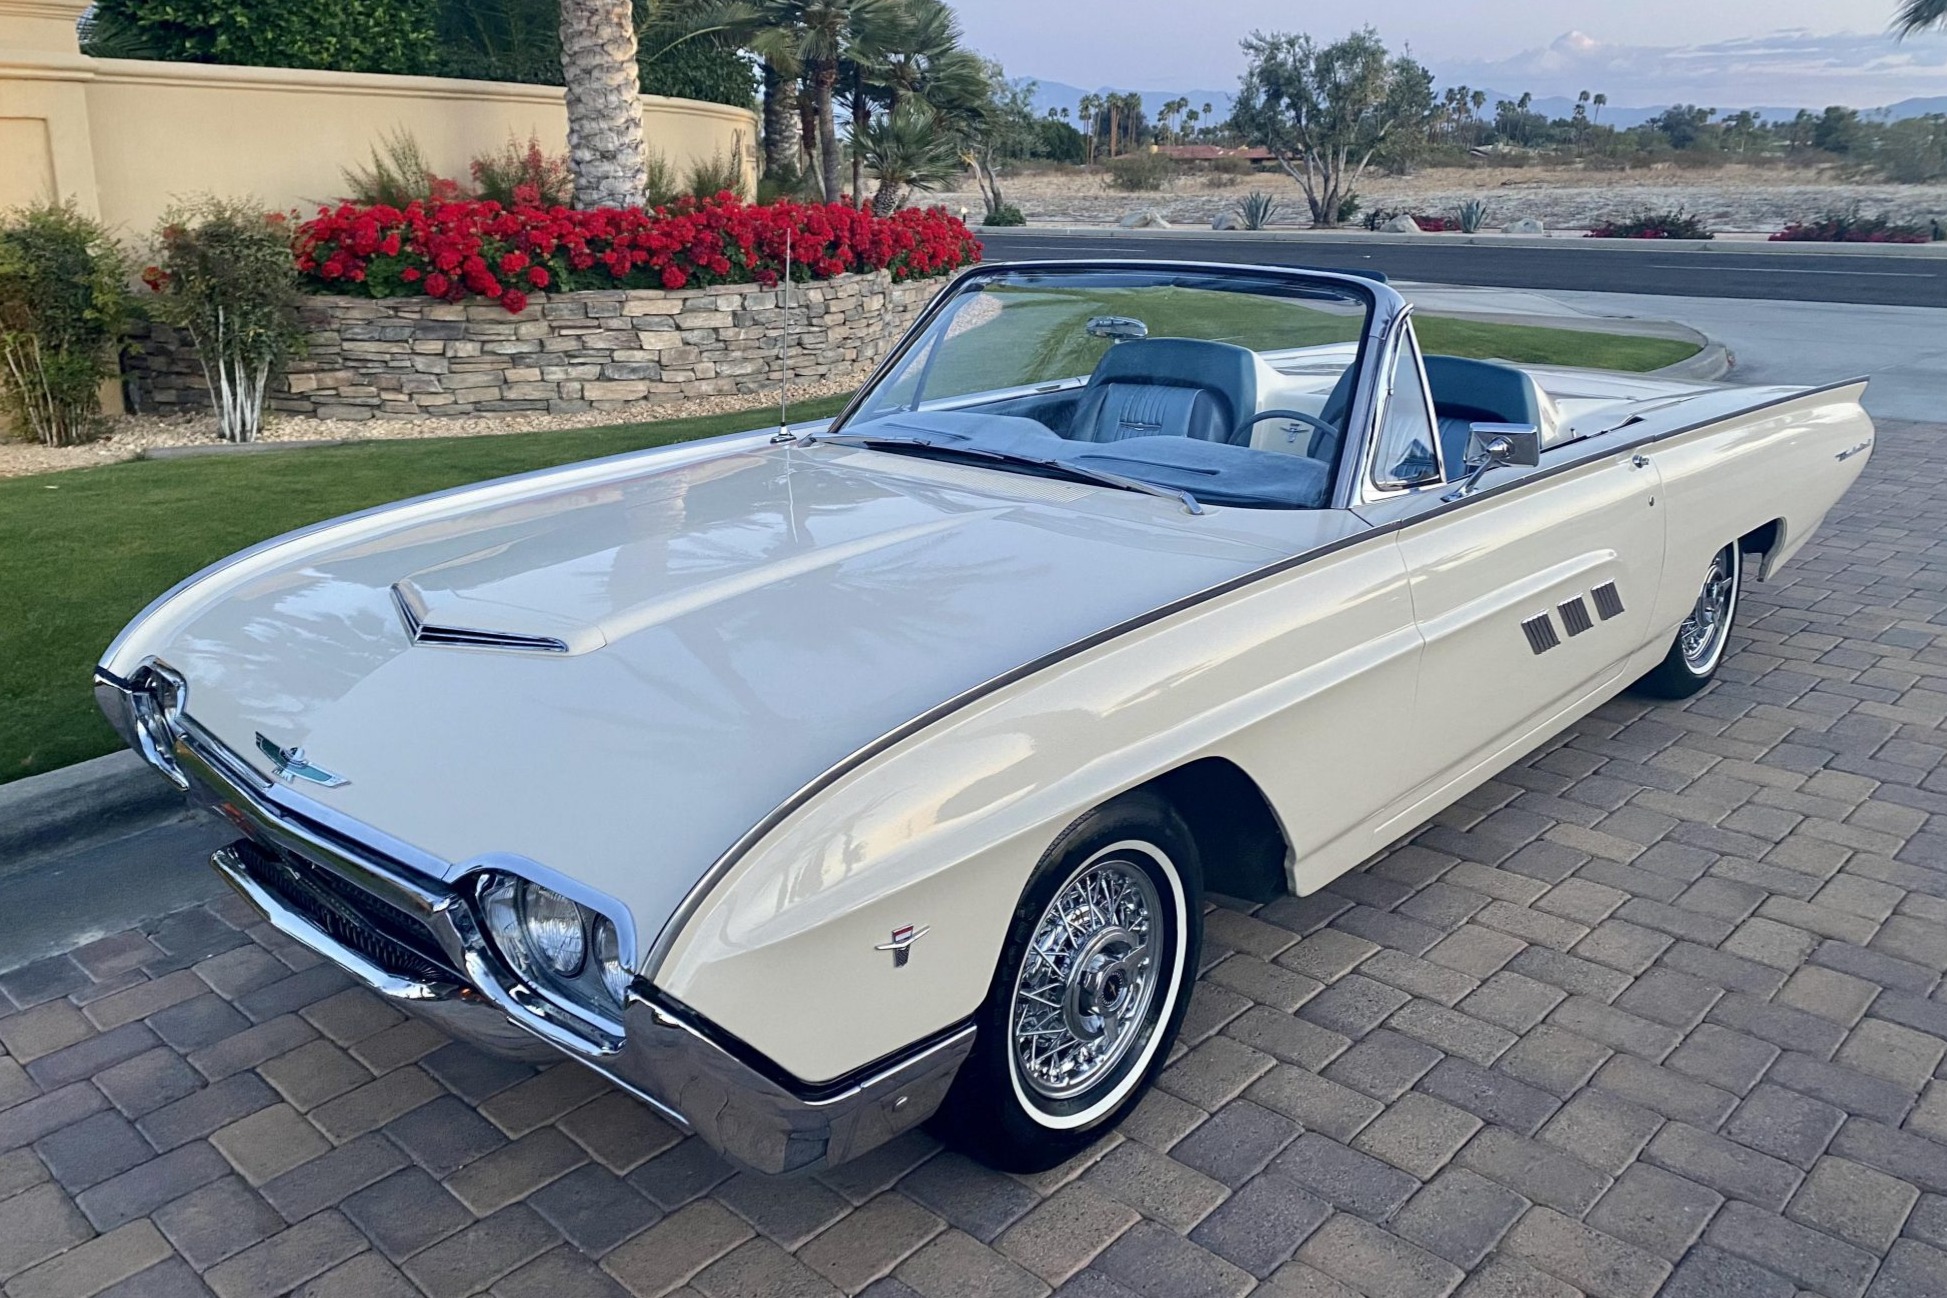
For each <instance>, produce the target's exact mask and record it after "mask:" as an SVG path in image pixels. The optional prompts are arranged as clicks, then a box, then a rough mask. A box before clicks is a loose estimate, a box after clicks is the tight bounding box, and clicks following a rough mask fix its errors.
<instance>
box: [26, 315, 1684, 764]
mask: <svg viewBox="0 0 1947 1298" xmlns="http://www.w3.org/2000/svg"><path fill="white" fill-rule="evenodd" d="M1226 296H1230V295H1226ZM1274 305H1276V306H1277V307H1278V308H1279V311H1280V314H1279V316H1278V318H1277V319H1276V320H1275V321H1266V322H1260V326H1259V327H1247V328H1245V329H1243V330H1242V331H1241V332H1239V333H1238V335H1237V336H1238V338H1239V341H1245V342H1258V343H1259V344H1260V345H1268V344H1272V342H1273V339H1274V338H1275V339H1278V340H1282V341H1278V342H1276V344H1275V345H1282V346H1291V345H1294V344H1293V343H1292V342H1291V341H1290V339H1291V338H1292V332H1291V326H1292V323H1293V321H1294V320H1297V321H1298V322H1299V323H1300V324H1301V325H1302V326H1303V329H1304V334H1305V337H1306V338H1307V340H1309V341H1315V342H1327V341H1333V340H1336V339H1337V338H1338V336H1339V335H1340V334H1341V333H1342V332H1343V331H1344V328H1345V325H1344V321H1343V320H1342V319H1341V318H1339V317H1336V316H1327V315H1325V314H1323V313H1315V312H1314V313H1307V316H1306V317H1294V316H1293V315H1292V314H1291V306H1290V304H1287V303H1277V304H1274ZM1097 309H1098V310H1099V308H1097ZM1067 314H1072V312H1070V313H1067ZM1179 314H1181V315H1183V317H1184V318H1182V319H1180V320H1176V321H1174V322H1173V323H1175V324H1177V325H1182V326H1195V325H1196V323H1197V321H1196V320H1195V319H1193V318H1191V313H1188V312H1180V313H1179ZM1313 316H1315V317H1316V318H1315V319H1314V318H1311V317H1313ZM1064 320H1066V316H1065V315H1064V313H1063V312H1061V311H1059V310H1053V311H1051V312H1050V314H1049V321H1050V326H1049V329H1048V330H1047V336H1048V338H1049V339H1050V340H1051V341H1050V344H1049V346H1048V348H1047V349H1046V351H1045V353H1044V359H1045V362H1046V363H1047V364H1050V365H1053V366H1055V367H1056V368H1062V367H1066V366H1071V365H1075V364H1078V363H1079V364H1080V371H1079V372H1084V373H1085V372H1086V371H1087V369H1088V368H1089V364H1090V363H1092V362H1090V360H1089V357H1088V356H1086V355H1084V354H1083V352H1086V351H1087V348H1086V347H1084V348H1083V349H1082V351H1079V352H1078V351H1077V350H1076V344H1075V342H1074V339H1075V338H1076V337H1077V335H1078V334H1079V331H1078V330H1076V329H1073V328H1070V327H1069V325H1072V323H1073V322H1072V320H1068V321H1066V323H1064ZM1248 324H1249V322H1247V325H1248ZM1273 325H1275V327H1276V329H1277V332H1276V334H1275V335H1272V336H1269V337H1261V336H1260V335H1261V334H1263V333H1264V331H1265V330H1266V329H1268V328H1270V327H1272V326H1273ZM1057 326H1059V327H1057ZM1419 330H1420V337H1421V338H1422V340H1423V341H1424V342H1425V344H1426V348H1427V350H1428V351H1432V352H1444V353H1447V354H1450V355H1461V356H1481V357H1500V358H1503V359H1506V360H1514V361H1522V362H1526V363H1529V364H1550V365H1583V366H1591V367H1595V368H1604V369H1620V370H1647V369H1655V368H1657V367H1658V366H1662V365H1668V364H1670V363H1672V362H1674V361H1678V360H1681V359H1683V358H1684V357H1685V356H1688V355H1689V354H1690V353H1691V352H1693V351H1694V350H1695V348H1693V347H1690V346H1688V345H1687V344H1684V343H1677V342H1669V341H1666V340H1663V339H1657V338H1636V337H1624V336H1619V335H1614V334H1600V333H1582V332H1572V331H1568V330H1558V329H1542V328H1529V327H1525V326H1516V325H1498V324H1474V323H1469V322H1465V321H1458V320H1442V319H1438V318H1427V317H1422V318H1421V319H1420V321H1419ZM974 332H975V333H977V332H978V330H975V331H974ZM969 336H970V335H969ZM1081 336H1082V338H1083V339H1084V341H1085V342H1087V343H1094V342H1096V341H1097V340H1091V339H1086V336H1085V335H1081ZM1191 336H1200V335H1198V334H1195V333H1192V334H1191ZM1201 336H1209V335H1207V334H1205V335H1201ZM1069 372H1076V371H1072V370H1067V369H1064V370H1063V373H1064V375H1065V374H1066V373H1069ZM842 404H843V401H842V400H841V399H839V398H829V399H826V400H823V401H815V402H806V403H804V404H803V405H802V406H800V407H798V408H797V409H796V411H795V412H794V413H796V414H798V415H799V416H801V417H803V418H806V419H815V418H822V417H824V416H826V415H830V414H834V413H836V412H837V410H838V408H839V407H840V406H841V405H842ZM767 419H768V413H767V412H765V411H762V410H757V411H746V412H742V413H737V414H729V415H715V416H710V417H707V418H701V419H680V420H669V421H666V422H662V423H655V424H634V425H627V426H623V427H618V428H597V429H584V430H580V431H575V432H547V433H519V434H512V435H508V436H502V437H472V438H439V439H433V440H425V441H394V442H369V443H365V444H362V445H357V446H343V447H331V448H324V449H318V450H305V451H276V452H268V453H264V454H258V455H237V456H211V457H208V458H198V459H181V460H154V461H151V460H136V461H131V462H129V463H126V464H115V465H109V466H106V467H103V468H99V469H77V470H71V471H69V472H65V473H50V474H43V475H39V476H36V477H28V478H10V479H0V783H5V782H6V781H8V780H14V779H19V778H21V777H23V776H27V775H33V774H36V773H38V772H41V771H47V770H52V769H54V768H56V767H59V766H65V765H67V764H69V763H71V762H78V761H82V760H84V759H86V758H90V757H98V756H100V755H101V754H103V753H105V752H109V751H111V750H112V749H113V748H114V747H115V746H116V744H117V742H118V741H117V740H116V738H115V736H114V734H113V732H112V731H110V730H109V728H108V723H107V722H105V721H103V720H102V719H101V717H100V715H99V714H98V713H97V712H96V710H95V706H94V698H93V694H92V692H91V691H90V689H89V684H88V675H89V670H90V668H91V667H92V666H93V665H94V662H95V659H96V658H97V657H98V656H99V655H100V653H101V651H102V650H103V649H104V648H106V647H107V645H108V642H109V641H110V640H111V639H113V638H114V636H115V633H116V632H117V631H119V630H120V629H121V628H122V626H123V625H124V624H126V623H127V622H128V620H129V619H130V618H132V617H134V616H135V614H137V613H138V612H140V611H141V610H142V607H143V606H144V605H145V604H147V603H148V602H149V601H150V600H151V599H153V598H154V597H155V596H156V595H158V594H160V593H161V592H162V591H164V590H167V589H168V588H169V587H170V586H172V585H174V584H175V583H176V582H177V581H179V580H181V579H182V578H183V577H186V576H188V575H189V574H190V573H192V572H195V571H196V570H197V569H198V568H201V567H203V566H204V565H206V564H209V563H212V562H214V561H215V560H217V559H220V558H222V557H223V556H224V555H226V554H231V553H233V552H235V551H237V550H240V549H242V548H243V547H245V546H247V545H251V544H253V543H254V542H257V541H260V540H263V539H264V538H266V537H269V536H274V535H276V534H278V533H279V532H284V531H288V530H290V529H292V528H296V527H302V526H304V525H305V524H307V523H313V522H316V521H318V520H320V519H325V518H331V517H334V516H336V515H339V514H345V513H350V512H351V511H353V510H358V509H364V508H366V507H368V506H371V505H377V504H382V503H384V502H386V501H389V500H398V499H401V498H403V497H406V496H415V495H419V494H421V493H423V492H428V491H437V490H440V489H441V488H444V487H451V486H456V485H459V484H461V483H467V482H476V481H479V480H481V479H484V478H493V477H499V476H502V475H504V474H509V473H520V472H524V471H526V470H528V469H539V468H546V467H548V466H550V465H556V464H565V463H569V462H571V461H575V460H585V459H592V458H594V457H596V456H601V455H613V454H616V453H617V452H621V451H630V450H636V449H639V448H642V447H648V446H662V445H665V444H667V443H670V442H680V441H687V440H689V439H691V438H697V437H709V436H713V435H715V434H719V433H730V432H738V431H741V430H743V429H748V428H759V427H763V426H764V425H765V424H766V422H767Z"/></svg>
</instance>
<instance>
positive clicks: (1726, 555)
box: [1677, 546, 1736, 672]
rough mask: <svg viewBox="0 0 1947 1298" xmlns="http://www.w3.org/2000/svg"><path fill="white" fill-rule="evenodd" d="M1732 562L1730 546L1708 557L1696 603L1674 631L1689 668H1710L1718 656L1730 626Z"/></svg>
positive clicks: (1733, 559)
mask: <svg viewBox="0 0 1947 1298" xmlns="http://www.w3.org/2000/svg"><path fill="white" fill-rule="evenodd" d="M1735 563H1736V559H1735V557H1734V556H1733V555H1732V553H1731V548H1730V547H1729V546H1725V547H1724V548H1723V549H1722V550H1719V551H1718V552H1717V557H1716V558H1714V559H1712V560H1711V564H1710V572H1709V574H1708V575H1707V576H1705V578H1704V585H1703V589H1701V590H1699V591H1698V592H1697V603H1696V604H1695V606H1693V607H1692V608H1691V610H1690V616H1689V617H1687V618H1685V619H1684V620H1683V625H1682V627H1680V628H1679V629H1678V631H1677V643H1678V644H1679V645H1680V646H1681V647H1682V649H1683V661H1684V662H1685V663H1687V664H1688V665H1689V667H1690V669H1691V670H1692V671H1697V672H1702V671H1706V670H1708V669H1709V667H1710V665H1711V664H1712V663H1713V662H1714V661H1715V660H1716V658H1717V651H1718V648H1719V647H1720V646H1721V645H1722V643H1723V640H1724V635H1725V633H1726V632H1727V631H1729V630H1730V623H1731V595H1732V591H1733V587H1734V584H1735V578H1734V573H1735V568H1734V566H1733V565H1734V564H1735Z"/></svg>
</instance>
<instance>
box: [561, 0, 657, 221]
mask: <svg viewBox="0 0 1947 1298" xmlns="http://www.w3.org/2000/svg"><path fill="white" fill-rule="evenodd" d="M561 77H562V81H563V82H564V83H565V84H566V86H567V91H568V96H567V97H568V161H569V165H570V166H571V167H572V169H573V171H574V176H575V206H576V207H583V208H588V207H631V206H634V205H636V204H638V203H640V202H642V197H643V191H644V189H646V188H647V186H648V181H649V177H648V170H647V157H648V152H647V149H646V147H645V146H644V143H643V138H642V91H641V74H640V72H639V71H638V70H637V68H636V37H635V14H634V6H633V4H632V3H631V0H561Z"/></svg>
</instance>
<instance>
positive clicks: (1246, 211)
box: [1236, 189, 1278, 230]
mask: <svg viewBox="0 0 1947 1298" xmlns="http://www.w3.org/2000/svg"><path fill="white" fill-rule="evenodd" d="M1236 212H1237V219H1238V221H1239V222H1240V223H1241V224H1242V225H1243V227H1244V228H1245V229H1246V230H1262V229H1264V227H1266V226H1268V225H1270V224H1271V218H1272V217H1274V216H1276V215H1277V214H1278V200H1277V199H1275V198H1273V197H1271V195H1269V194H1267V193H1265V192H1264V191H1263V190H1261V189H1253V190H1252V191H1251V192H1250V193H1248V194H1246V195H1244V198H1243V200H1242V201H1241V202H1239V203H1238V204H1237V207H1236Z"/></svg>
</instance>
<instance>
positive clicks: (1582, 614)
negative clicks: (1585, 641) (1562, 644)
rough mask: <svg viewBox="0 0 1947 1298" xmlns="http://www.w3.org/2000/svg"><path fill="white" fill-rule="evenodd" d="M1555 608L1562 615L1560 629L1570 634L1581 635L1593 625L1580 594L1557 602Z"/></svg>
mask: <svg viewBox="0 0 1947 1298" xmlns="http://www.w3.org/2000/svg"><path fill="white" fill-rule="evenodd" d="M1555 608H1556V611H1557V612H1559V613H1560V614H1561V615H1562V629H1563V630H1565V631H1567V632H1568V633H1569V635H1571V636H1578V635H1581V634H1582V633H1583V632H1584V631H1586V630H1588V629H1589V628H1590V627H1592V626H1594V625H1595V623H1594V622H1593V621H1591V620H1590V618H1589V609H1588V606H1587V605H1586V604H1584V603H1583V602H1582V597H1581V596H1580V595H1577V596H1576V597H1575V598H1574V599H1571V600H1569V601H1567V602H1566V603H1563V604H1557V605H1556V606H1555Z"/></svg>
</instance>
